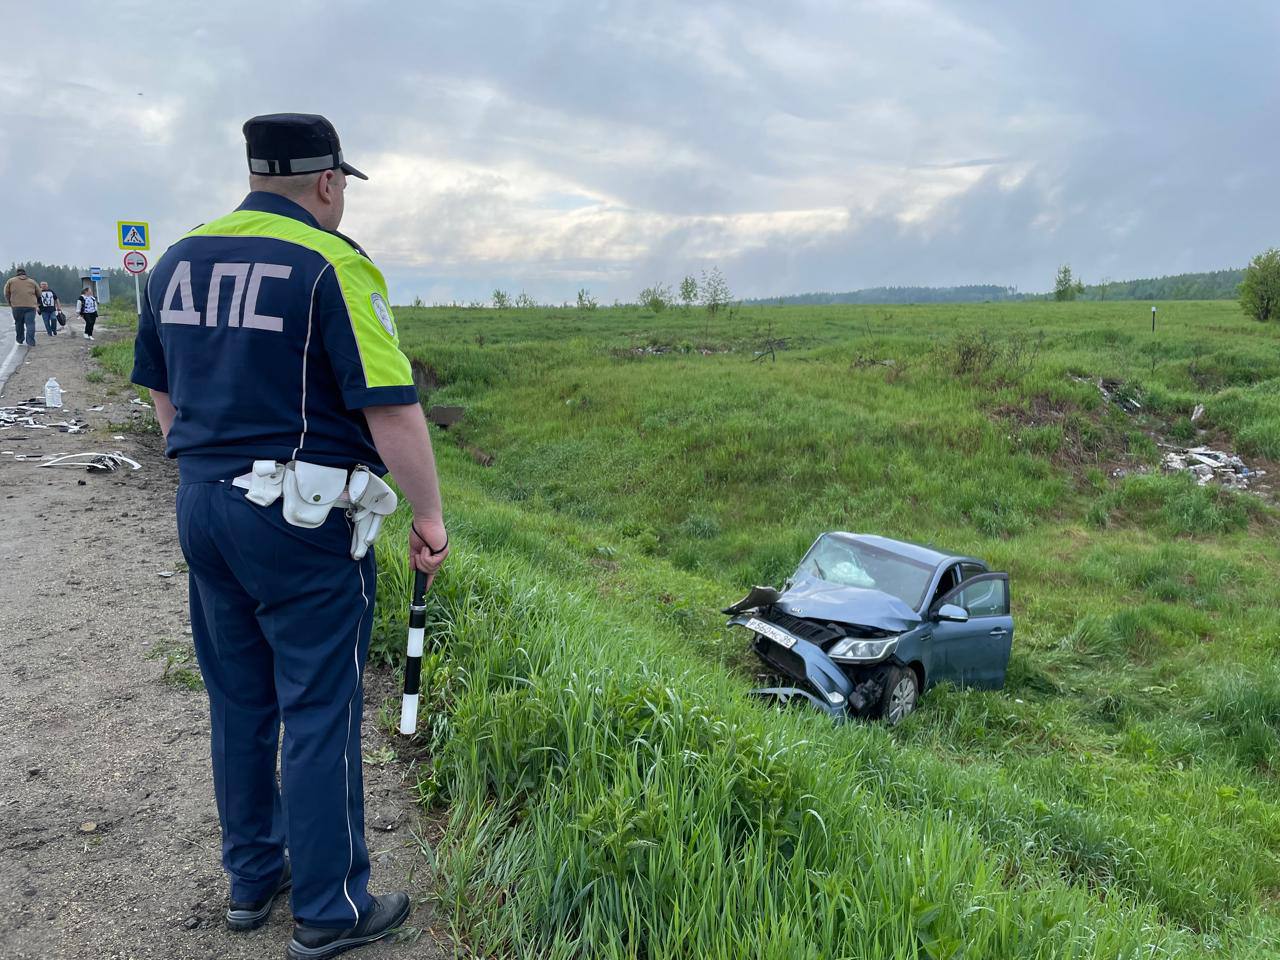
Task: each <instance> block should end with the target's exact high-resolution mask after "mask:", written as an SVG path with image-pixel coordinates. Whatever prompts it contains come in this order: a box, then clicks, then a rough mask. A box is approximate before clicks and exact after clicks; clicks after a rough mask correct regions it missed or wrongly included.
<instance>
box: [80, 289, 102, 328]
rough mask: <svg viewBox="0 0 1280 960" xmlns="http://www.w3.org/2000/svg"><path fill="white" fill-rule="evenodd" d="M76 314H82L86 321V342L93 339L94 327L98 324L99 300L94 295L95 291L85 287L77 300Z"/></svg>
mask: <svg viewBox="0 0 1280 960" xmlns="http://www.w3.org/2000/svg"><path fill="white" fill-rule="evenodd" d="M76 313H78V314H80V317H81V319H82V320H84V338H85V339H86V340H92V339H93V325H94V324H95V323H97V322H98V298H97V297H95V296H94V295H93V290H91V289H90V288H89V287H85V288H84V289H83V290H81V291H80V296H79V298H78V299H77V300H76Z"/></svg>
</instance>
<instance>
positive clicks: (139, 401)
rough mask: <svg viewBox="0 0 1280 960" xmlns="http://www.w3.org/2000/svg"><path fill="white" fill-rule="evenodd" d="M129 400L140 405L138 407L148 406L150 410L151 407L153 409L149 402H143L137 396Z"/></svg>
mask: <svg viewBox="0 0 1280 960" xmlns="http://www.w3.org/2000/svg"><path fill="white" fill-rule="evenodd" d="M129 402H130V403H132V404H133V405H135V406H138V407H146V408H147V409H148V410H150V409H151V404H149V403H143V402H142V401H141V400H139V399H138V398H137V397H133V398H132V399H131V400H130V401H129Z"/></svg>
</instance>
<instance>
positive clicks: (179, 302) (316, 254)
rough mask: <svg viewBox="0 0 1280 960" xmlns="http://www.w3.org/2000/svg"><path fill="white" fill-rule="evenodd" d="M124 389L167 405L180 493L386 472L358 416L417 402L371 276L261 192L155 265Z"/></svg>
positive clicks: (298, 213) (355, 258) (355, 257)
mask: <svg viewBox="0 0 1280 960" xmlns="http://www.w3.org/2000/svg"><path fill="white" fill-rule="evenodd" d="M133 382H134V383H137V384H139V385H141V386H144V387H150V388H152V389H154V390H160V391H164V392H166V393H168V394H169V398H170V400H172V402H173V405H174V408H175V409H176V411H177V415H176V417H175V419H174V421H173V426H172V428H171V429H170V430H169V437H168V446H167V448H166V451H165V452H166V453H167V454H168V455H169V456H171V457H177V458H178V465H179V468H180V472H181V475H182V479H183V480H185V481H188V482H192V481H201V480H222V479H227V478H230V477H234V476H237V475H238V474H242V473H245V472H246V471H248V470H249V469H250V467H251V466H252V463H253V461H254V460H279V461H281V462H285V461H289V460H305V461H307V462H310V463H319V464H324V465H326V466H340V467H351V466H353V465H355V464H357V463H362V464H366V465H368V466H369V467H370V468H372V469H374V470H375V471H377V472H378V473H380V474H381V473H385V472H386V467H385V466H384V465H383V464H382V462H381V460H380V459H379V458H378V453H377V451H376V450H375V449H374V446H373V438H372V436H371V435H370V433H369V427H368V424H367V423H366V422H365V419H364V415H363V414H362V413H361V410H362V409H363V408H364V407H369V406H376V405H383V404H405V403H416V402H417V399H418V394H417V391H416V390H415V389H414V386H413V375H412V371H411V370H410V368H409V361H408V360H407V359H406V358H405V356H404V354H403V353H401V352H400V345H399V338H398V336H397V334H396V327H395V320H394V318H393V317H392V315H391V308H390V307H389V306H388V304H387V288H386V282H385V281H384V280H383V278H382V274H381V273H380V272H379V271H378V268H377V267H375V266H374V265H373V263H372V262H371V261H370V260H369V258H368V257H367V256H366V255H365V253H364V251H363V250H361V249H360V248H359V247H357V246H356V245H355V244H353V243H352V242H351V241H349V240H348V239H346V238H345V237H343V236H341V235H340V234H336V233H331V232H328V231H326V230H322V229H321V228H320V225H319V224H318V223H317V222H316V220H315V218H314V217H312V216H311V214H309V213H308V212H307V211H306V210H304V209H303V208H302V207H300V206H298V204H296V203H294V202H293V201H292V200H288V199H286V198H284V197H280V196H277V195H276V194H272V193H262V192H254V193H250V194H249V196H248V197H247V198H246V199H245V201H244V203H242V204H241V205H240V207H239V208H238V209H237V210H236V211H235V212H234V213H231V214H228V215H227V216H225V217H222V218H221V219H218V220H214V221H213V222H211V223H207V224H204V225H203V226H200V227H197V228H196V229H195V230H192V231H191V232H190V233H189V234H187V235H186V236H185V237H183V238H182V239H181V240H179V241H178V242H177V243H175V244H174V245H173V246H172V247H170V248H169V249H168V250H167V251H165V254H164V256H162V257H161V258H160V260H159V262H157V263H156V265H155V268H154V269H153V270H152V272H151V277H150V279H149V280H148V281H147V288H146V295H145V296H144V297H143V301H142V313H141V315H140V316H139V317H138V336H137V340H136V341H135V345H134V367H133Z"/></svg>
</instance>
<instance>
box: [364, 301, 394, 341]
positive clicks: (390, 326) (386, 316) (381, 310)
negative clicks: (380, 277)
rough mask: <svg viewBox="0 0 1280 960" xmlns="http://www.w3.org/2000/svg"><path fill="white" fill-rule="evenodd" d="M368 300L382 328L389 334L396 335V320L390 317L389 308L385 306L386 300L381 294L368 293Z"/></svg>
mask: <svg viewBox="0 0 1280 960" xmlns="http://www.w3.org/2000/svg"><path fill="white" fill-rule="evenodd" d="M369 302H370V303H372V304H373V312H374V314H375V315H376V316H377V318H378V322H379V323H380V324H382V327H383V329H384V330H386V331H387V333H389V334H390V335H391V336H393V337H394V336H395V335H396V322H395V320H393V319H392V317H391V308H390V307H388V306H387V301H386V300H384V299H382V294H380V293H377V292H375V293H371V294H369Z"/></svg>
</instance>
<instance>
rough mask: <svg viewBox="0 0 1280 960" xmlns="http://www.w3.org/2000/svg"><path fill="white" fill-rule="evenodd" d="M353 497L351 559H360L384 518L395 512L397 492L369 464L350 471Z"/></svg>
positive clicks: (377, 532)
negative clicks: (373, 471) (371, 470)
mask: <svg viewBox="0 0 1280 960" xmlns="http://www.w3.org/2000/svg"><path fill="white" fill-rule="evenodd" d="M348 496H350V497H351V509H350V511H349V513H348V516H350V517H351V525H352V527H353V528H354V529H353V530H352V532H351V559H352V560H361V559H363V558H364V555H365V554H366V553H368V552H369V547H370V546H371V545H372V544H373V542H374V541H375V540H377V539H378V534H379V533H381V532H382V519H383V517H388V516H390V515H391V514H393V513H395V512H396V506H397V505H398V504H399V500H398V499H397V498H396V493H395V491H394V490H392V489H391V488H390V487H389V486H387V484H386V482H385V481H383V479H382V478H381V477H379V476H378V475H377V474H374V473H371V472H370V471H369V468H368V467H366V466H363V465H362V466H358V467H356V468H355V469H354V470H352V471H351V480H350V482H349V484H348Z"/></svg>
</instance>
